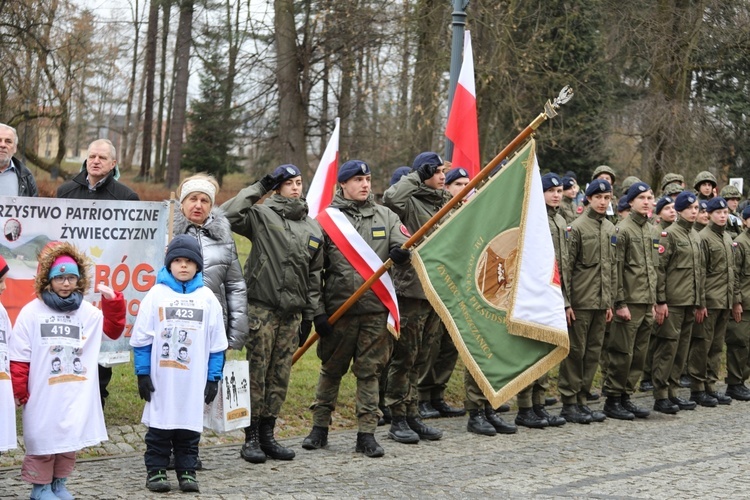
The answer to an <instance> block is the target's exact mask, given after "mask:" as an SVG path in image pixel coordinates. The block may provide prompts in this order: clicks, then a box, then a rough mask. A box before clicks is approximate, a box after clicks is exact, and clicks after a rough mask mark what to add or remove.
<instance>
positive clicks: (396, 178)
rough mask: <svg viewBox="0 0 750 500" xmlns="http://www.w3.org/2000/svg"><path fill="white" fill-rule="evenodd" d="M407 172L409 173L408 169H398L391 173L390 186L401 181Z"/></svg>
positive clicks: (409, 169)
mask: <svg viewBox="0 0 750 500" xmlns="http://www.w3.org/2000/svg"><path fill="white" fill-rule="evenodd" d="M409 172H411V168H410V167H398V168H397V169H396V170H394V171H393V175H392V176H391V183H390V185H391V186H393V185H394V184H396V183H397V182H398V181H400V180H401V177H403V176H405V175H407V174H408V173H409Z"/></svg>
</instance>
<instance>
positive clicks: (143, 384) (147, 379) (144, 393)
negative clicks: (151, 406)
mask: <svg viewBox="0 0 750 500" xmlns="http://www.w3.org/2000/svg"><path fill="white" fill-rule="evenodd" d="M155 390H156V389H154V384H153V382H151V375H138V395H139V396H140V397H141V399H143V400H145V401H151V393H152V392H154V391H155Z"/></svg>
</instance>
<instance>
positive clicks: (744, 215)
mask: <svg viewBox="0 0 750 500" xmlns="http://www.w3.org/2000/svg"><path fill="white" fill-rule="evenodd" d="M748 217H750V205H748V206H746V207H745V210H743V211H742V220H746V219H747V218H748ZM0 276H2V274H0Z"/></svg>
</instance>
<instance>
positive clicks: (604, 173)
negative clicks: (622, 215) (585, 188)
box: [591, 165, 617, 224]
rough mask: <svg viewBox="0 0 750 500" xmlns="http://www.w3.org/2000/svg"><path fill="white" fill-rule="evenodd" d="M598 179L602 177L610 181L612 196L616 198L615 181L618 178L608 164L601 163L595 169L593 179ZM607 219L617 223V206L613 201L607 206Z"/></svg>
mask: <svg viewBox="0 0 750 500" xmlns="http://www.w3.org/2000/svg"><path fill="white" fill-rule="evenodd" d="M597 179H602V180H605V181H607V182H609V184H610V186H612V196H613V198H614V196H615V193H616V192H617V191H616V190H615V182H616V181H617V178H616V177H615V171H614V170H612V168H611V167H609V166H607V165H599V166H598V167H596V168H595V169H594V173H593V174H591V180H592V181H595V180H597ZM607 220H609V222H611V223H612V224H616V223H617V213H615V207H614V206H613V202H612V201H610V203H609V206H608V207H607Z"/></svg>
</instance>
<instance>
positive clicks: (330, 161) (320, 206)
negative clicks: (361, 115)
mask: <svg viewBox="0 0 750 500" xmlns="http://www.w3.org/2000/svg"><path fill="white" fill-rule="evenodd" d="M339 123H340V122H339V119H338V118H336V126H335V127H334V129H333V134H332V135H331V139H330V140H329V141H328V145H327V146H326V150H325V151H324V152H323V156H322V157H321V158H320V164H319V165H318V169H317V170H316V171H315V175H314V176H313V180H312V182H311V183H310V189H309V190H308V191H307V196H306V197H305V199H306V200H307V206H308V212H307V215H309V216H310V217H311V218H312V219H314V218H315V217H317V216H318V214H319V213H320V212H322V211H323V210H324V209H325V208H326V207H327V206H328V205H330V204H331V201H332V200H333V193H334V190H335V189H336V176H337V174H338V169H339Z"/></svg>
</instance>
